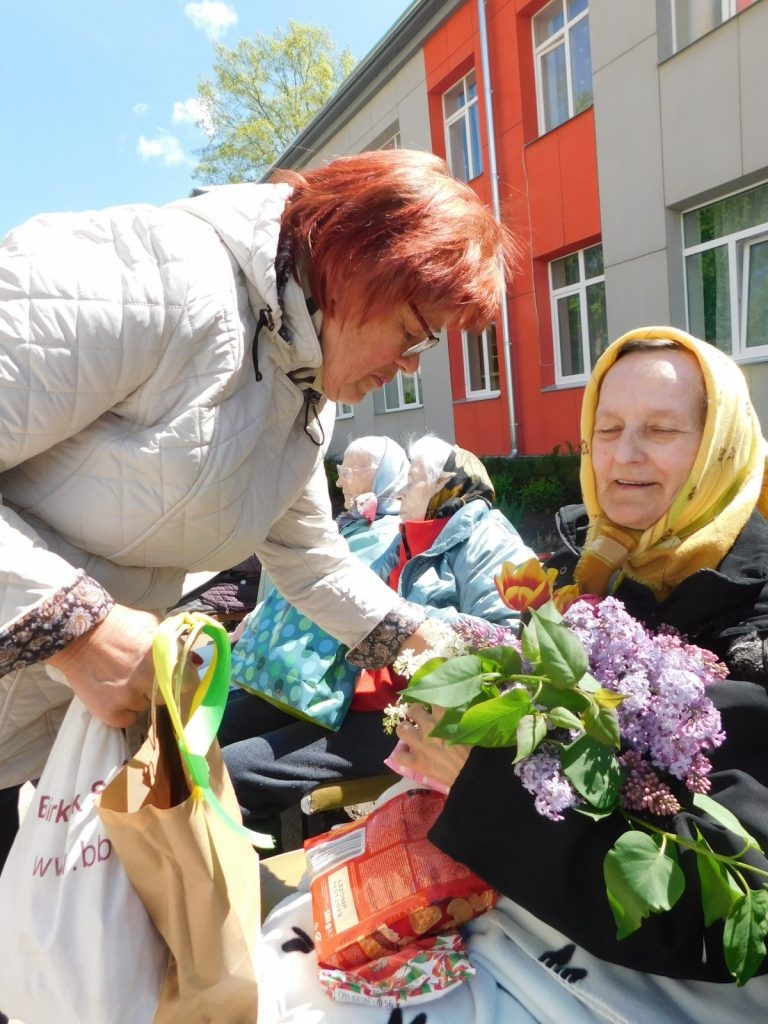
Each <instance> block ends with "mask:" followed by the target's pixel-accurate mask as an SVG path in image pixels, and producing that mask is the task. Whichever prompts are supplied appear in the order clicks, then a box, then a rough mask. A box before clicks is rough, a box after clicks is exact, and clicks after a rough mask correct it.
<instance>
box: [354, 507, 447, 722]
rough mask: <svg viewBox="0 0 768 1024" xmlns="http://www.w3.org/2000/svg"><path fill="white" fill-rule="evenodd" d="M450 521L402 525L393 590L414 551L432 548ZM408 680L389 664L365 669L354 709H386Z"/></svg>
mask: <svg viewBox="0 0 768 1024" xmlns="http://www.w3.org/2000/svg"><path fill="white" fill-rule="evenodd" d="M447 522H448V520H447V519H415V520H409V521H408V522H405V523H403V524H402V525H401V527H400V535H401V538H402V539H401V541H400V557H399V560H398V563H397V565H396V566H395V568H394V569H393V570H392V572H391V573H390V574H389V579H388V580H387V583H388V584H389V586H390V587H392V589H393V590H397V584H398V583H399V582H400V574H401V573H402V571H403V567H404V566H405V563H406V562H407V561H408V560H409V559H410V558H413V556H414V555H420V554H421V553H422V552H424V551H429V549H430V548H431V547H432V545H433V544H434V543H435V541H436V540H437V538H438V537H439V536H440V533H441V531H442V529H443V527H444V526H445V525H446V524H447ZM407 682H408V680H407V679H406V678H405V677H404V676H401V675H399V674H398V673H397V672H395V671H394V670H393V669H392V668H391V667H390V666H389V665H387V666H385V667H384V668H377V669H371V670H369V669H363V671H362V672H361V673H360V676H359V678H358V680H357V685H356V686H355V695H354V697H353V698H352V704H351V705H350V709H351V710H352V711H383V710H384V708H385V707H386V706H387V705H388V704H394V703H395V701H396V700H397V695H398V693H399V692H400V690H402V689H403V687H404V686H405V685H406V683H407Z"/></svg>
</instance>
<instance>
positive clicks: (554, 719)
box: [547, 707, 584, 732]
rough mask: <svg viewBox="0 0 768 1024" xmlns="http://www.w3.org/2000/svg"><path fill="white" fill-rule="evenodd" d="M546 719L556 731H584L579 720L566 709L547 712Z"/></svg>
mask: <svg viewBox="0 0 768 1024" xmlns="http://www.w3.org/2000/svg"><path fill="white" fill-rule="evenodd" d="M547 718H548V719H549V720H550V722H551V723H552V725H554V726H555V728H557V729H578V730H579V731H580V732H581V731H583V729H584V726H583V725H582V722H581V719H580V718H579V717H577V716H576V715H574V713H573V712H572V711H569V710H568V708H564V707H557V708H552V710H551V711H548V712H547Z"/></svg>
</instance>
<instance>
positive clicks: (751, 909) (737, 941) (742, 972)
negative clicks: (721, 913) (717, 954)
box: [723, 889, 768, 985]
mask: <svg viewBox="0 0 768 1024" xmlns="http://www.w3.org/2000/svg"><path fill="white" fill-rule="evenodd" d="M766 935H768V892H766V890H765V889H758V890H752V889H750V890H749V892H747V893H744V894H743V895H742V896H739V898H738V899H737V900H736V901H735V902H734V904H733V906H732V907H731V909H730V912H729V914H728V916H727V918H726V919H725V930H724V932H723V949H724V951H725V962H726V964H727V965H728V970H729V971H730V972H731V974H732V975H733V976H734V978H735V979H736V984H737V985H744V984H746V982H748V981H749V979H750V978H751V977H752V976H753V975H754V973H755V971H756V970H757V969H758V967H759V966H760V964H761V963H762V962H763V959H764V958H765V952H766V950H765V941H764V940H765V937H766Z"/></svg>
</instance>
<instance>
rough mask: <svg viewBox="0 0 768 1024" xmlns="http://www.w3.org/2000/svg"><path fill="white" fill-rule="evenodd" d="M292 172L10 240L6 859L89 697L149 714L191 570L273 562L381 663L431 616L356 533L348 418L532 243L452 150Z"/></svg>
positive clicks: (3, 398) (496, 293) (480, 312)
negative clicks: (351, 514)
mask: <svg viewBox="0 0 768 1024" xmlns="http://www.w3.org/2000/svg"><path fill="white" fill-rule="evenodd" d="M280 177H281V180H279V181H275V182H273V183H269V184H239V185H227V186H223V187H220V188H214V189H211V190H210V191H202V192H201V193H199V194H196V195H194V196H192V197H190V198H187V199H184V200H181V201H178V202H175V203H171V204H170V205H167V206H163V207H159V208H158V207H153V206H147V205H137V206H124V207H114V208H111V209H107V210H103V211H99V212H94V211H89V212H84V213H62V214H46V215H41V216H39V217H36V218H34V219H32V220H30V221H28V222H27V223H25V224H23V225H22V226H21V227H19V228H18V229H16V230H14V231H12V232H11V233H10V234H9V235H8V236H7V237H6V238H5V239H4V240H2V242H0V322H2V331H1V332H0V494H2V501H3V502H4V503H5V504H2V505H0V546H1V547H2V553H1V554H0V676H2V678H1V679H0V791H2V790H5V791H6V792H4V793H2V792H0V796H1V797H2V799H0V807H2V808H5V811H4V812H3V820H2V821H0V852H3V850H4V847H5V846H7V844H8V842H9V841H10V838H11V837H12V835H13V832H14V831H15V828H16V824H17V822H16V810H15V807H16V800H15V795H16V789H17V788H18V786H19V784H21V783H23V782H24V781H25V780H27V779H34V778H36V777H37V775H38V774H39V772H40V770H41V768H42V765H43V763H44V761H45V758H46V756H47V753H48V750H49V748H50V744H51V739H52V737H53V735H55V732H56V730H57V728H58V726H59V724H60V722H61V719H62V717H63V714H64V710H65V708H66V706H67V704H68V703H69V700H70V698H71V696H72V693H73V691H74V693H76V694H77V695H78V696H79V697H80V698H81V699H82V700H83V701H84V703H85V704H86V705H87V707H88V708H89V709H90V710H91V711H92V712H93V714H94V715H96V716H97V717H99V718H100V719H102V720H103V721H105V722H106V723H108V724H109V725H112V726H115V727H122V726H128V725H131V724H132V723H133V722H135V721H136V719H137V717H138V715H139V714H140V713H141V712H143V711H144V709H146V707H147V705H148V703H149V695H150V693H151V690H152V680H153V672H152V663H151V640H152V635H153V632H154V628H155V625H156V622H157V616H158V614H163V611H164V610H165V609H168V608H171V607H173V606H174V605H175V603H176V602H177V601H178V599H179V597H180V595H181V589H182V584H183V581H184V577H185V574H186V573H187V572H189V571H190V570H214V571H215V570H220V569H223V568H225V567H227V566H231V565H235V564H237V563H238V562H240V561H242V560H243V559H244V558H246V557H248V556H249V555H251V554H253V553H256V554H257V555H258V557H259V559H260V560H261V562H262V564H263V566H264V567H265V569H266V570H267V571H268V572H269V574H270V576H271V578H272V579H273V580H274V581H275V583H276V585H277V586H278V588H279V589H280V591H281V592H282V593H283V594H284V595H285V597H286V598H287V599H288V600H289V601H290V602H291V603H293V604H295V605H297V606H298V607H299V608H300V609H301V610H302V611H303V612H305V613H306V615H308V616H309V617H310V618H311V619H312V620H313V621H315V622H317V623H318V624H319V625H321V626H322V627H323V628H324V629H325V630H326V631H328V632H329V633H331V634H332V635H334V636H335V637H337V638H338V639H339V640H340V641H342V642H343V643H345V644H346V645H347V646H349V647H350V648H352V654H351V657H350V660H354V661H355V663H356V664H359V665H365V666H378V665H383V664H387V663H389V662H390V661H392V658H393V657H394V655H395V654H396V653H397V651H398V650H399V648H400V647H401V646H402V644H403V642H404V641H405V640H406V639H408V638H409V637H410V636H411V635H412V634H414V633H416V631H417V630H418V628H419V626H420V624H421V622H422V620H423V615H424V613H423V610H422V609H420V608H418V607H415V606H412V605H410V604H409V603H408V602H405V601H403V600H402V599H400V598H398V596H397V595H396V594H395V593H394V592H393V591H392V590H391V589H390V588H389V587H387V585H386V584H385V583H384V582H383V581H382V580H379V579H378V578H376V577H375V576H374V575H373V574H370V575H369V574H368V573H365V572H362V571H361V569H360V564H359V562H358V561H357V560H356V559H354V558H353V557H352V556H351V555H350V553H349V550H348V548H347V545H346V543H345V541H344V540H342V539H341V538H340V537H339V533H338V530H337V529H336V526H335V524H334V523H333V520H332V518H331V515H330V503H329V500H328V490H327V484H326V478H325V475H324V471H323V455H324V452H325V449H326V445H327V442H328V441H329V439H330V435H331V431H332V427H333V420H334V402H335V401H342V402H348V403H354V402H358V401H360V399H362V398H363V397H364V396H365V395H366V394H367V393H368V392H369V391H372V390H374V389H375V388H378V387H381V386H382V385H383V384H385V383H387V382H388V381H389V380H391V379H392V378H393V377H394V376H395V374H396V373H397V372H398V371H399V370H403V371H406V372H413V371H415V370H416V368H417V367H418V365H419V357H420V355H421V353H422V352H424V351H426V350H427V349H428V348H430V347H431V346H432V345H433V344H435V343H436V342H437V340H438V334H439V332H440V331H441V330H442V329H443V328H445V327H465V328H472V329H475V330H479V329H481V328H483V327H484V326H485V325H487V324H488V322H489V321H490V320H491V318H492V316H493V315H494V312H495V310H496V308H497V305H498V302H499V299H500V296H501V293H502V289H503V287H504V269H505V268H506V269H509V267H510V265H511V262H512V260H513V259H514V243H513V241H512V240H511V236H510V234H509V232H508V231H507V230H506V229H505V228H504V227H503V226H502V225H500V224H499V223H498V222H497V221H496V220H495V219H494V217H493V216H492V214H491V212H490V211H489V210H488V209H487V208H486V207H485V206H484V205H483V204H482V203H481V202H480V200H479V199H478V197H477V195H476V194H475V193H474V192H473V191H472V190H471V189H470V188H468V187H467V186H466V185H464V184H462V183H460V182H458V181H456V180H454V179H453V178H451V176H450V175H449V174H448V172H447V169H446V167H445V165H444V163H443V162H442V161H441V160H439V159H438V158H437V157H435V156H433V155H431V154H427V153H419V152H409V151H405V150H398V151H385V152H371V153H363V154H360V155H358V156H352V157H348V158H343V159H340V160H336V161H334V162H332V163H330V164H328V166H326V167H323V168H319V169H316V170H309V171H305V172H304V173H303V174H294V173H284V174H282V175H281V176H280ZM1 859H2V858H0V860H1Z"/></svg>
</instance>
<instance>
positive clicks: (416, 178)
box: [272, 149, 517, 330]
mask: <svg viewBox="0 0 768 1024" xmlns="http://www.w3.org/2000/svg"><path fill="white" fill-rule="evenodd" d="M272 180H273V181H284V182H287V183H288V184H290V185H292V186H293V193H292V194H291V197H290V199H289V200H288V203H287V205H286V208H285V212H284V213H283V219H282V233H283V236H284V237H286V238H287V239H289V240H290V243H291V245H292V247H293V252H294V255H295V257H296V259H297V260H301V259H302V258H305V259H306V260H307V261H308V264H309V268H310V276H311V281H312V294H313V296H314V299H315V301H316V302H317V304H318V306H319V308H320V309H321V310H323V312H325V311H327V310H328V309H330V308H331V305H332V304H335V308H336V311H337V313H338V314H339V315H340V317H341V318H342V319H346V318H350V319H351V320H353V321H355V322H357V323H362V322H363V320H365V319H366V317H368V316H371V317H374V318H376V317H379V316H386V314H387V313H388V312H390V311H391V310H392V309H393V308H394V307H397V306H401V305H406V304H408V303H409V302H410V303H414V304H415V305H416V306H417V307H418V308H419V309H424V308H426V309H430V310H440V311H442V310H448V311H450V316H449V319H448V323H449V324H450V325H451V326H454V327H462V328H467V329H470V330H482V329H483V328H484V327H486V326H487V325H488V324H489V323H490V322H491V320H492V319H493V318H494V316H495V315H496V311H497V309H498V307H499V303H500V301H501V295H502V289H503V288H504V282H505V276H506V275H507V274H510V275H511V273H512V270H513V267H514V265H515V263H516V259H517V245H516V242H515V240H514V238H513V236H512V234H511V233H510V231H509V230H508V229H507V228H506V227H505V226H504V225H503V224H500V223H499V221H498V220H497V219H496V218H495V217H494V216H493V214H492V212H491V210H490V209H489V208H488V207H487V206H486V205H485V204H484V203H483V202H482V201H481V200H480V198H479V197H478V196H477V194H476V193H475V192H473V190H472V189H471V188H469V186H468V185H465V184H464V183H463V182H460V181H458V180H457V179H456V178H453V177H451V175H450V173H449V172H448V168H447V166H446V164H445V161H444V160H441V159H440V158H439V157H437V156H435V155H434V154H432V153H423V152H419V151H417V150H407V149H385V150H374V151H372V152H366V153H359V154H357V155H355V156H346V157H340V158H339V159H337V160H334V161H332V162H331V163H329V164H327V166H325V167H320V168H316V169H313V170H307V171H303V172H301V173H299V172H296V171H287V170H284V171H278V172H277V173H276V174H275V175H274V177H273V179H272Z"/></svg>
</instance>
